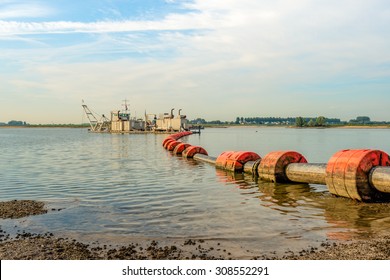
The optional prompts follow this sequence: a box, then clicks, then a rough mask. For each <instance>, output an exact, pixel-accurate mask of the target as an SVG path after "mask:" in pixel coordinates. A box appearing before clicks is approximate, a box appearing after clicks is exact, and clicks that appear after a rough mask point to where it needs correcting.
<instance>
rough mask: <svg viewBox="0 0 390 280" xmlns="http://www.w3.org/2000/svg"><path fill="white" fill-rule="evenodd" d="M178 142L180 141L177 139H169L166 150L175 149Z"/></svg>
mask: <svg viewBox="0 0 390 280" xmlns="http://www.w3.org/2000/svg"><path fill="white" fill-rule="evenodd" d="M179 144H181V142H179V141H171V142H169V143H168V145H167V150H168V151H173V150H174V149H175V147H176V146H177V145H179Z"/></svg>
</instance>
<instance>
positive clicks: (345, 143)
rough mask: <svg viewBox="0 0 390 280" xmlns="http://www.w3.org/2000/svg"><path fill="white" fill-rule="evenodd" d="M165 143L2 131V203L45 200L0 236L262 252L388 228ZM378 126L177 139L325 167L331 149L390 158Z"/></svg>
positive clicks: (301, 189) (381, 219)
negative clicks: (172, 241) (287, 155)
mask: <svg viewBox="0 0 390 280" xmlns="http://www.w3.org/2000/svg"><path fill="white" fill-rule="evenodd" d="M165 137H166V135H154V134H147V135H115V134H113V135H110V134H91V133H88V132H87V131H86V130H85V129H64V128H62V129H53V128H50V129H45V128H37V129H0V149H1V154H0V157H1V161H0V176H1V177H0V178H1V179H0V197H1V201H7V200H12V199H36V200H40V201H45V202H46V203H48V205H49V208H50V209H52V208H53V209H58V208H60V209H62V210H61V211H57V210H55V211H54V210H53V211H49V213H48V214H47V215H40V216H34V217H28V218H22V219H17V220H0V225H1V228H3V229H5V230H7V231H8V230H12V229H13V228H15V226H16V228H17V229H19V230H28V231H32V232H47V231H50V232H53V233H59V234H62V235H69V236H77V237H78V238H81V239H82V240H83V239H84V240H112V241H114V242H121V241H123V242H125V241H126V240H128V239H131V238H149V237H150V238H188V237H191V238H204V239H210V240H216V239H218V240H224V241H226V242H236V243H239V244H241V245H242V246H244V247H247V248H251V249H253V248H259V249H260V248H261V249H262V250H263V251H264V250H266V251H267V250H268V251H284V250H285V249H286V248H290V249H292V250H293V249H299V248H306V247H307V246H308V244H313V242H314V243H316V242H321V241H323V240H325V239H335V240H339V239H348V238H350V237H359V236H362V237H363V236H364V237H366V236H370V235H372V234H378V233H381V232H384V231H387V230H388V228H389V227H390V207H389V206H388V205H386V204H362V203H357V202H354V201H351V200H348V199H344V198H336V197H333V196H331V195H330V194H329V193H328V191H327V188H326V186H321V185H304V184H302V185H280V184H279V185H275V184H273V183H265V182H261V181H259V182H256V181H254V180H252V178H251V177H250V176H243V175H233V174H231V173H226V172H223V171H218V170H216V169H215V168H214V167H213V166H212V165H209V164H207V163H202V162H196V161H193V160H185V159H182V158H181V157H176V156H173V155H171V153H170V152H168V151H166V150H165V149H164V148H163V147H162V146H161V143H162V141H163V139H164V138H165ZM389 139H390V130H387V129H288V128H262V127H257V128H244V127H242V128H215V129H213V128H210V129H205V130H203V131H202V134H201V135H191V136H189V137H186V138H182V141H184V142H189V143H191V144H193V145H200V146H202V147H203V148H205V149H206V150H207V151H208V153H209V155H211V156H218V155H219V154H220V153H221V152H223V151H227V150H249V151H253V152H257V153H258V154H260V155H261V156H264V155H265V154H267V153H268V152H270V151H273V150H282V149H292V150H296V151H298V152H300V153H302V154H303V155H305V157H306V158H307V159H308V161H309V162H313V163H314V162H327V161H328V159H329V158H330V157H331V156H332V155H333V154H334V153H335V152H337V151H338V150H340V149H345V148H375V149H381V150H383V151H385V152H388V153H389V152H390V141H389Z"/></svg>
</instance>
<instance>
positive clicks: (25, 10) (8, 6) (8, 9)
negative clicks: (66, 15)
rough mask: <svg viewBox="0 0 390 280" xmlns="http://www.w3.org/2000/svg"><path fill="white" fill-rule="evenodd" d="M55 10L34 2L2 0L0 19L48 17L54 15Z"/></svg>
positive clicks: (0, 3)
mask: <svg viewBox="0 0 390 280" xmlns="http://www.w3.org/2000/svg"><path fill="white" fill-rule="evenodd" d="M54 12H55V11H54V9H53V8H50V7H48V6H44V5H39V4H34V3H29V4H20V3H18V2H15V1H5V2H0V19H2V20H6V19H18V18H23V19H25V18H38V17H46V16H49V15H52V14H53V13H54Z"/></svg>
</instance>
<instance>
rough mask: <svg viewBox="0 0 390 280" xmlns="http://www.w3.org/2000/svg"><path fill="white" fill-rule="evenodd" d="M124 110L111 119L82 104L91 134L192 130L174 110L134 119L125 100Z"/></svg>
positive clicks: (184, 116)
mask: <svg viewBox="0 0 390 280" xmlns="http://www.w3.org/2000/svg"><path fill="white" fill-rule="evenodd" d="M123 106H124V110H113V111H111V117H110V119H109V118H107V117H106V116H105V115H104V114H102V115H100V117H98V116H99V114H97V113H95V112H92V111H91V110H90V109H89V108H88V106H87V105H86V104H84V102H83V104H82V107H83V109H84V112H85V114H86V116H87V118H88V120H89V125H90V131H91V132H107V133H159V132H160V133H163V132H166V133H172V132H178V131H187V130H190V129H191V126H190V125H189V122H188V119H187V116H186V115H182V114H181V109H179V110H178V114H177V115H176V116H175V115H174V110H175V109H174V108H172V109H171V111H170V113H162V114H159V115H158V116H157V114H147V113H146V111H145V114H144V118H143V119H142V118H136V117H132V116H131V114H130V111H129V110H128V108H129V107H128V104H127V100H124V104H123Z"/></svg>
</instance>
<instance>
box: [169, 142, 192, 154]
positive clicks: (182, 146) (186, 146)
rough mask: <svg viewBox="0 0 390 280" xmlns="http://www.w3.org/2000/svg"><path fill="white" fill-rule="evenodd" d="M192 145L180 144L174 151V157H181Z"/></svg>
mask: <svg viewBox="0 0 390 280" xmlns="http://www.w3.org/2000/svg"><path fill="white" fill-rule="evenodd" d="M190 146H191V145H190V144H188V143H180V144H178V145H177V146H176V147H175V148H174V149H173V154H174V155H181V154H182V153H183V151H184V150H185V149H187V148H188V147H190Z"/></svg>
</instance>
